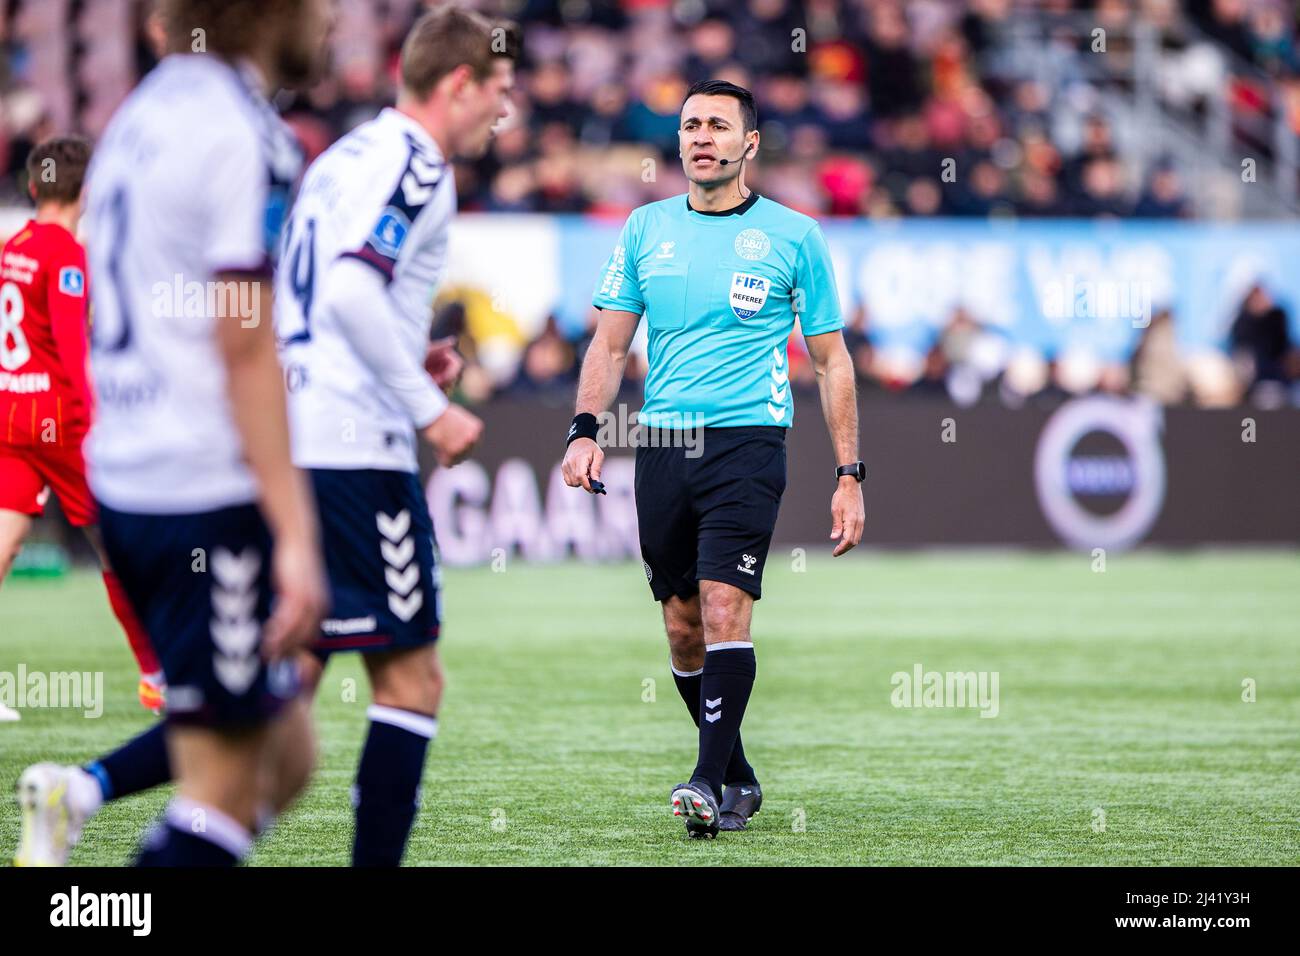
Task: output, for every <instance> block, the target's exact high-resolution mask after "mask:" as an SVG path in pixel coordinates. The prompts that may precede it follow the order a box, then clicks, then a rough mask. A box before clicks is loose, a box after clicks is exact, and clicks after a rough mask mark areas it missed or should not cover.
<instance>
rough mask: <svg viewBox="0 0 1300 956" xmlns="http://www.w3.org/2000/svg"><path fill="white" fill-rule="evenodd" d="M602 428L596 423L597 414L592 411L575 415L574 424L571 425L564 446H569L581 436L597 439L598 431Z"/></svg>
mask: <svg viewBox="0 0 1300 956" xmlns="http://www.w3.org/2000/svg"><path fill="white" fill-rule="evenodd" d="M599 431H600V429H599V428H598V427H597V425H596V416H595V415H593V414H591V412H583V413H581V414H580V415H574V416H573V424H571V425H570V426H569V437H568V438H567V439H565V442H564V447H565V448H568V447H569V446H570V445H572V444H573V443H574V442H575V441H577V440H578V439H579V438H590V439H591V440H592V441H595V440H596V433H597V432H599Z"/></svg>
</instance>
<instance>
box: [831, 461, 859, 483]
mask: <svg viewBox="0 0 1300 956" xmlns="http://www.w3.org/2000/svg"><path fill="white" fill-rule="evenodd" d="M845 475H852V476H853V477H854V478H856V479H858V484H862V482H864V481H866V479H867V463H866V462H864V461H855V462H854V463H853V464H851V465H840V466H839V467H838V468H836V469H835V480H836V481H839V480H840V479H841V478H843V477H844V476H845Z"/></svg>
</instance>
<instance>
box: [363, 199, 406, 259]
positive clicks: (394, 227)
mask: <svg viewBox="0 0 1300 956" xmlns="http://www.w3.org/2000/svg"><path fill="white" fill-rule="evenodd" d="M410 228H411V221H410V220H409V219H407V218H406V214H405V213H403V212H402V210H400V209H398V208H397V207H395V206H389V207H388V208H387V209H385V210H384V214H383V215H382V216H380V217H379V222H378V223H376V225H375V231H374V232H373V233H372V234H371V236H370V242H371V244H372V245H373V246H374V247H375V251H377V252H379V253H380V254H381V255H384V256H387V257H388V258H389V259H396V258H397V253H398V252H399V251H400V250H401V248H402V243H403V242H405V241H406V234H407V232H409V231H410Z"/></svg>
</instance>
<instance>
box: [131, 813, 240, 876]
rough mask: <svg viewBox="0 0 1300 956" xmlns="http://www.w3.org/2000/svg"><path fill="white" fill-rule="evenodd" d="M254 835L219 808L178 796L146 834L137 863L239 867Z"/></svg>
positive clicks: (143, 864)
mask: <svg viewBox="0 0 1300 956" xmlns="http://www.w3.org/2000/svg"><path fill="white" fill-rule="evenodd" d="M252 844H253V838H252V837H251V836H250V835H249V833H248V830H246V829H245V828H244V827H243V826H241V825H240V824H239V823H237V822H236V821H235V820H232V819H231V818H230V817H228V816H226V815H225V814H224V813H222V812H221V811H220V810H216V809H214V808H213V807H208V806H204V805H203V804H201V803H198V802H196V801H194V800H187V799H185V798H184V797H177V798H176V799H174V800H173V801H172V802H171V803H169V804H168V805H167V809H166V811H165V812H164V813H163V818H162V819H161V820H160V821H158V823H157V824H156V825H155V826H154V827H153V828H152V829H151V830H150V832H149V833H148V834H146V835H145V839H144V842H143V843H142V844H141V845H140V852H139V853H138V854H137V856H136V858H135V865H136V866H146V867H153V866H183V867H190V866H237V865H238V864H239V861H240V860H241V859H243V857H244V856H245V854H247V853H248V849H249V847H251V846H252Z"/></svg>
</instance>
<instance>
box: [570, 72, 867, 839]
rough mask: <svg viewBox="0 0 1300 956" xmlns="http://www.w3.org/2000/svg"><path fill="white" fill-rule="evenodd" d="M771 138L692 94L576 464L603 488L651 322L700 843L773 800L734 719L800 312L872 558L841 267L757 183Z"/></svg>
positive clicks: (648, 454)
mask: <svg viewBox="0 0 1300 956" xmlns="http://www.w3.org/2000/svg"><path fill="white" fill-rule="evenodd" d="M757 127H758V116H757V111H756V109H755V107H754V98H753V96H752V95H751V94H750V92H749V91H748V90H746V89H743V88H742V87H739V86H736V85H734V84H732V83H727V82H725V81H721V80H709V81H704V82H701V83H697V84H695V86H693V87H692V88H691V89H690V90H688V91H687V96H686V101H685V103H683V104H682V112H681V126H680V128H679V130H678V142H679V145H680V149H681V156H682V168H683V169H684V170H685V172H686V178H687V179H688V180H689V181H690V190H689V192H688V193H687V195H685V196H674V197H673V198H671V199H665V200H662V201H661V202H657V203H651V204H649V205H646V206H642V207H640V208H639V209H637V210H635V211H633V213H632V215H631V216H630V217H629V218H628V221H627V225H626V226H624V228H623V234H622V236H621V237H620V239H619V241H618V245H617V247H616V248H615V250H614V254H613V256H612V257H611V258H610V261H609V263H608V264H607V265H606V267H605V271H604V273H603V275H602V278H601V283H600V286H599V288H598V289H597V290H596V295H595V297H594V300H593V304H594V305H595V306H596V307H597V308H599V309H601V310H603V311H602V314H601V317H600V323H599V325H598V326H597V328H596V335H595V338H594V340H593V341H592V344H591V347H590V348H589V349H588V350H587V356H586V358H585V359H584V360H583V366H582V377H581V381H580V382H579V384H578V401H577V413H578V414H577V415H576V416H575V417H574V419H573V425H572V426H571V427H570V429H569V435H568V443H569V445H568V451H567V452H566V454H565V456H564V464H563V472H564V480H565V481H566V482H567V483H568V484H570V485H572V486H575V487H576V486H579V485H581V486H582V487H583V488H585V489H587V490H588V491H591V490H592V481H593V479H594V480H599V478H600V467H601V463H602V461H603V460H604V452H603V451H602V450H601V448H600V446H599V445H598V444H597V442H596V438H597V435H598V433H599V430H598V426H597V420H596V415H597V414H598V413H601V412H604V411H605V410H606V409H607V408H608V407H609V405H610V403H611V402H612V401H613V400H614V397H615V396H616V395H617V394H618V387H619V382H620V381H621V380H622V378H623V367H624V365H625V363H626V361H627V352H628V347H629V346H630V344H631V342H632V336H633V333H635V331H636V327H637V323H638V322H639V321H640V319H641V315H642V314H643V313H644V314H645V317H646V323H647V325H648V326H649V374H648V375H647V377H646V384H645V404H644V406H643V407H642V409H641V412H640V414H639V416H638V418H639V421H640V423H641V424H642V425H643V426H646V427H647V428H648V431H647V432H646V433H645V435H646V440H645V441H642V442H641V443H640V444H639V447H638V448H637V450H636V510H637V522H638V525H639V532H640V540H641V556H642V558H643V559H644V561H645V572H646V578H647V579H648V581H649V583H650V591H651V593H652V594H653V595H654V598H655V600H656V601H659V602H660V603H661V604H662V606H663V617H664V628H665V630H666V631H667V634H668V646H669V654H670V657H671V663H672V671H673V679H674V680H675V681H676V683H677V689H678V692H679V693H680V694H681V696H682V700H683V701H685V703H686V707H687V709H688V710H689V711H690V714H691V717H692V719H694V721H695V723H696V725H697V727H698V728H699V758H698V760H697V762H696V765H695V770H694V772H693V773H692V774H691V777H690V780H689V781H688V782H686V783H683V784H678V785H677V786H676V787H674V788H673V791H672V796H671V798H670V799H671V804H672V807H673V812H674V813H675V814H676V815H677V816H679V817H682V818H683V819H684V820H685V822H686V833H687V835H688V836H690V837H694V838H698V837H706V838H711V837H714V836H716V835H717V833H718V831H719V830H720V829H721V830H743V829H745V828H746V826H747V825H748V823H749V820H750V818H751V817H752V816H753V815H754V814H755V813H757V812H758V809H759V807H760V806H761V805H762V801H763V795H762V791H761V790H760V789H759V785H758V779H757V777H756V776H755V774H754V770H753V768H752V767H751V766H750V764H749V762H748V761H747V760H746V759H745V754H744V748H743V747H742V746H741V740H740V723H741V720H742V718H743V717H744V714H745V707H746V705H747V704H748V702H749V695H750V691H751V689H752V688H753V685H754V676H755V672H756V668H755V660H754V644H753V638H752V637H751V635H750V619H751V617H752V615H753V610H754V602H755V601H757V600H758V599H759V597H760V596H761V593H762V591H761V588H762V582H763V566H764V564H765V562H766V558H767V549H768V545H769V544H770V543H771V540H772V531H773V528H774V527H775V525H776V516H777V510H778V508H779V507H780V504H781V495H782V493H783V492H784V491H785V430H786V429H787V428H789V427H790V426H791V425H792V424H793V420H794V401H793V398H792V396H791V394H790V388H789V376H788V371H787V359H786V341H787V339H788V338H789V336H790V333H791V331H792V329H793V328H794V322H795V317H796V316H798V319H799V323H800V327H801V329H802V331H803V335H804V341H805V342H806V343H807V346H808V354H809V355H810V356H811V357H812V363H813V367H814V369H816V372H817V381H818V386H819V388H820V390H821V403H822V412H823V414H824V416H825V418H826V425H827V428H828V429H829V430H830V435H831V443H832V444H833V445H834V448H835V453H836V456H837V459H838V462H839V463H840V464H839V467H838V468H837V470H836V472H835V475H836V482H837V486H836V490H835V492H834V494H833V496H832V498H831V537H832V538H833V539H835V540H836V541H837V542H838V543H837V544H836V547H835V551H834V554H835V555H836V556H839V555H841V554H844V553H845V552H846V551H848V550H849V549H850V548H852V547H853V546H854V545H856V544H857V543H858V541H859V539H860V538H861V535H862V525H863V502H862V491H861V489H860V488H859V482H861V481H862V479H863V476H864V474H865V469H864V466H863V464H862V462H861V461H857V460H856V459H857V457H858V414H857V399H856V396H855V389H854V383H853V364H852V360H851V359H850V358H849V353H848V350H847V349H846V347H845V345H844V336H843V335H842V334H841V332H840V329H841V325H842V323H841V320H840V310H839V296H838V294H837V292H836V290H835V275H834V270H833V269H832V266H831V259H830V253H829V251H828V250H827V248H826V240H825V239H823V238H822V234H821V229H820V228H819V227H818V226H817V223H816V222H815V221H814V220H812V219H810V218H808V217H807V216H804V215H801V214H800V213H797V212H794V211H793V210H790V209H787V208H786V207H784V206H782V205H780V204H778V203H775V202H773V201H772V200H770V199H765V198H763V197H761V196H759V195H758V194H757V193H755V192H752V191H751V190H750V189H749V188H748V187H747V186H746V185H745V176H744V172H745V162H746V161H747V160H749V159H752V158H753V157H754V154H755V153H756V152H757V151H758V140H759V134H758V128H757ZM688 429H689V430H692V431H694V432H696V434H695V435H694V436H692V439H693V440H691V441H687V440H686V438H685V437H684V436H683V432H684V431H685V430H688ZM692 446H694V447H695V448H696V449H697V450H698V451H699V452H700V454H698V455H695V454H692V453H688V449H689V448H691V447H692ZM828 470H829V469H828ZM701 717H703V719H701ZM724 784H725V785H726V790H725V792H724V790H723V785H724Z"/></svg>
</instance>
